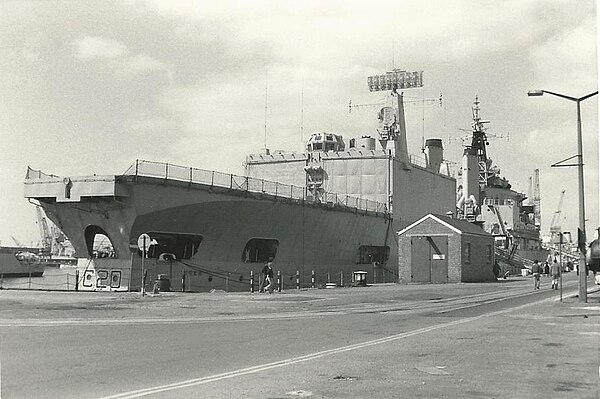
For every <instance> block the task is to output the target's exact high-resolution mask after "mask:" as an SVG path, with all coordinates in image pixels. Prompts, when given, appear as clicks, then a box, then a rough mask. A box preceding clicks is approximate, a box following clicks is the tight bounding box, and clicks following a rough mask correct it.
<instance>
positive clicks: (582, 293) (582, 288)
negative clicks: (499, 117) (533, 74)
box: [527, 90, 598, 302]
mask: <svg viewBox="0 0 600 399" xmlns="http://www.w3.org/2000/svg"><path fill="white" fill-rule="evenodd" d="M544 93H546V94H551V95H553V96H557V97H560V98H564V99H567V100H569V101H574V102H576V103H577V155H575V157H577V158H578V160H577V164H575V165H576V166H577V170H578V177H579V230H580V231H579V234H578V235H577V236H578V242H577V246H578V247H579V302H587V273H586V267H585V198H584V194H583V193H584V188H583V143H582V138H581V105H580V104H581V102H582V101H583V100H586V99H588V98H590V97H593V96H595V95H596V94H598V91H595V92H593V93H590V94H587V95H585V96H583V97H579V98H576V97H571V96H567V95H564V94H559V93H554V92H551V91H548V90H530V91H528V92H527V95H528V96H529V97H539V96H543V95H544ZM571 158H574V157H571ZM571 158H568V159H571ZM565 161H566V160H565ZM561 162H562V161H561ZM561 162H559V163H556V164H554V165H552V166H574V165H560V163H561Z"/></svg>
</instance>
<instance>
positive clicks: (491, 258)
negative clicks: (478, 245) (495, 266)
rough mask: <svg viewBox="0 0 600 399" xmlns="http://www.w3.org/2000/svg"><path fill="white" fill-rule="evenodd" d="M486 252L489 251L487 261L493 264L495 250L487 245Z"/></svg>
mask: <svg viewBox="0 0 600 399" xmlns="http://www.w3.org/2000/svg"><path fill="white" fill-rule="evenodd" d="M486 251H487V261H488V263H492V260H493V259H494V250H493V249H492V246H491V245H487V246H486Z"/></svg>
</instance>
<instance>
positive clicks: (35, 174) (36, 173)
mask: <svg viewBox="0 0 600 399" xmlns="http://www.w3.org/2000/svg"><path fill="white" fill-rule="evenodd" d="M53 177H58V176H55V175H49V174H47V173H44V172H42V171H41V170H35V169H32V168H30V167H29V166H28V167H27V174H26V175H25V179H47V178H53Z"/></svg>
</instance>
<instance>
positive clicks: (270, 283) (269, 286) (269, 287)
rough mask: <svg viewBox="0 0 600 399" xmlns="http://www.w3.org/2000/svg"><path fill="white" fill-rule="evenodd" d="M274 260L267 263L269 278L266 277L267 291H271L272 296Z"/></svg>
mask: <svg viewBox="0 0 600 399" xmlns="http://www.w3.org/2000/svg"><path fill="white" fill-rule="evenodd" d="M272 261H273V259H272V258H271V259H269V261H268V262H267V276H266V277H265V280H266V281H265V288H264V290H265V291H269V293H270V294H272V293H273V288H274V287H273V262H272Z"/></svg>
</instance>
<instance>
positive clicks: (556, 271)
mask: <svg viewBox="0 0 600 399" xmlns="http://www.w3.org/2000/svg"><path fill="white" fill-rule="evenodd" d="M550 275H551V276H552V289H553V290H557V289H558V279H559V278H560V266H559V264H558V262H557V261H554V263H552V266H550Z"/></svg>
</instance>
